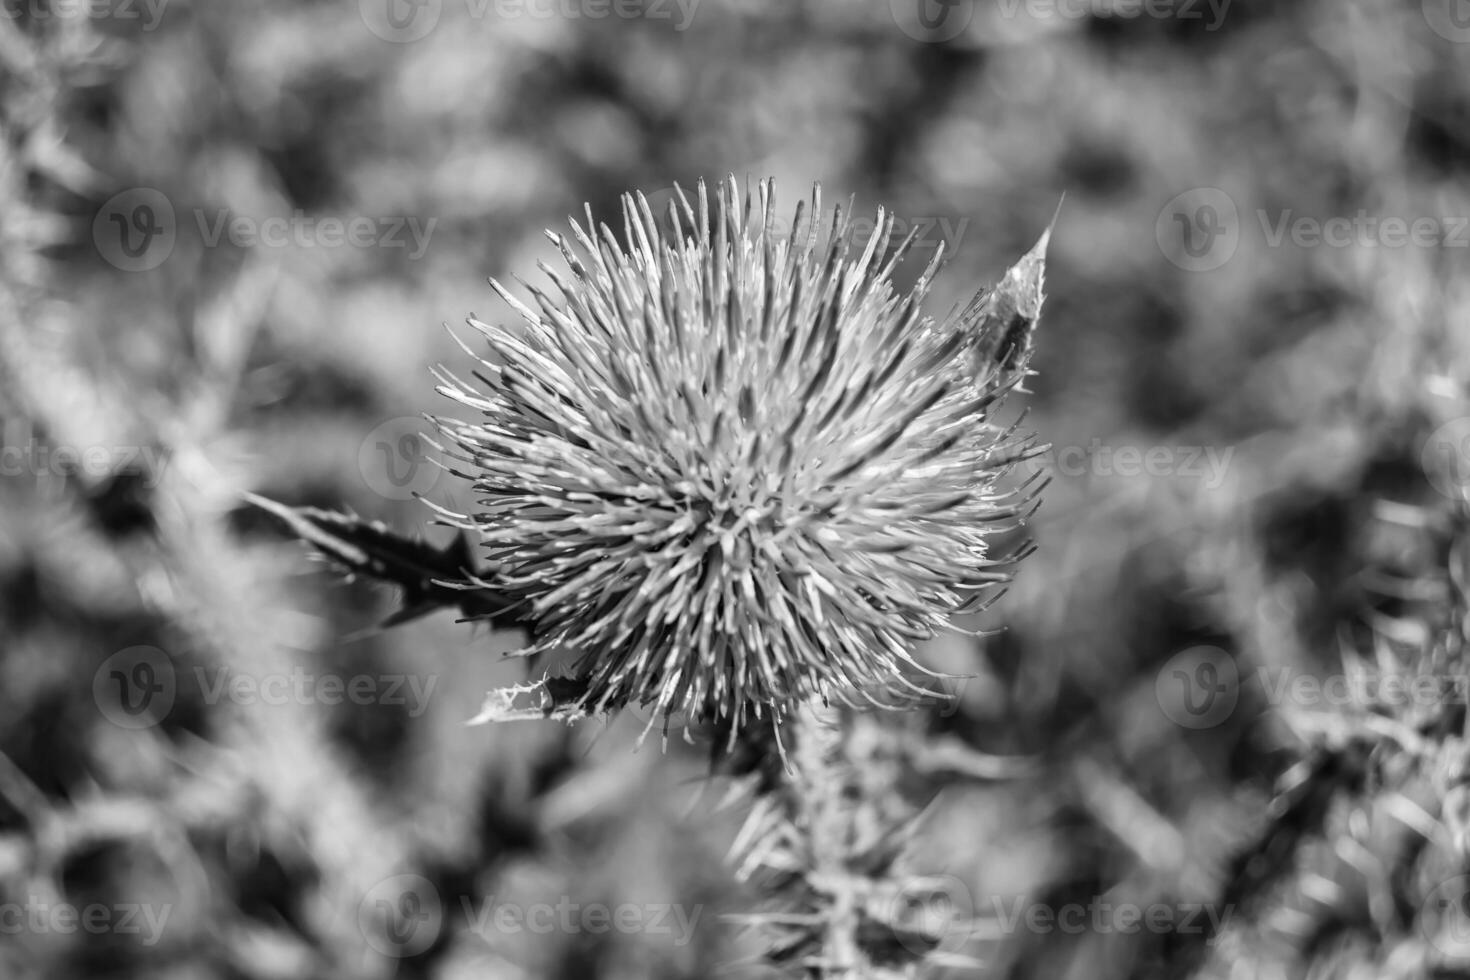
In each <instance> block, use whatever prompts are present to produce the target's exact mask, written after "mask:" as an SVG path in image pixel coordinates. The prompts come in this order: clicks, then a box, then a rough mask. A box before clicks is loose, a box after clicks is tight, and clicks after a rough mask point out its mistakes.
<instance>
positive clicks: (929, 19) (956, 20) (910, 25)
mask: <svg viewBox="0 0 1470 980" xmlns="http://www.w3.org/2000/svg"><path fill="white" fill-rule="evenodd" d="M888 10H889V12H890V13H891V14H892V15H893V22H894V23H895V24H897V25H898V29H899V30H901V31H903V32H904V33H905V34H907V35H908V36H909V37H911V38H913V39H914V40H915V41H926V42H928V43H930V44H941V43H943V42H945V41H952V40H954V39H955V38H957V37H959V36H960V35H961V34H962V33H964V30H965V28H967V27H969V26H970V18H972V17H974V16H975V3H974V0H888Z"/></svg>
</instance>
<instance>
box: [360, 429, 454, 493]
mask: <svg viewBox="0 0 1470 980" xmlns="http://www.w3.org/2000/svg"><path fill="white" fill-rule="evenodd" d="M426 424H427V423H426V422H425V421H424V420H423V419H421V418H417V417H415V416H412V415H405V416H399V417H398V418H393V419H389V420H388V421H386V422H384V423H383V424H382V425H380V426H378V427H377V428H375V429H373V431H371V432H369V433H368V435H367V438H366V439H364V440H363V441H362V445H361V446H359V447H358V449H357V470H358V472H359V473H361V474H362V479H363V481H364V482H365V483H366V484H367V485H368V488H369V489H371V490H372V491H373V492H374V493H376V494H378V495H379V496H382V497H386V498H387V499H389V500H411V499H413V497H414V496H415V495H418V494H425V493H428V492H429V491H430V490H432V489H433V488H434V484H436V483H438V482H439V477H440V475H441V474H442V473H443V472H444V470H443V469H442V468H441V467H440V466H439V465H438V464H437V463H435V462H434V461H433V460H432V459H430V458H429V455H428V451H429V449H430V448H431V447H430V446H429V442H428V439H427V438H426V436H425V433H424V427H425V426H426Z"/></svg>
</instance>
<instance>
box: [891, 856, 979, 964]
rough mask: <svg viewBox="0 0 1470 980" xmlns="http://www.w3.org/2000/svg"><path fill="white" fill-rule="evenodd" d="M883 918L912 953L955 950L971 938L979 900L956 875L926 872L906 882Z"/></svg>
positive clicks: (950, 951) (949, 951) (951, 951)
mask: <svg viewBox="0 0 1470 980" xmlns="http://www.w3.org/2000/svg"><path fill="white" fill-rule="evenodd" d="M882 918H883V921H885V922H887V923H888V924H889V926H891V927H892V929H893V932H894V935H895V936H896V937H897V938H898V941H899V942H900V943H901V944H903V947H904V948H905V949H907V950H908V951H909V952H911V953H918V954H925V953H932V952H943V953H953V952H956V951H958V950H959V949H960V948H961V947H962V946H964V945H965V942H966V940H968V939H969V938H970V932H971V930H972V929H973V927H974V920H975V900H974V897H973V896H972V895H971V894H970V889H969V888H968V887H966V886H965V883H964V882H963V881H960V879H958V878H956V877H955V876H954V875H926V876H923V877H919V878H912V879H910V880H908V881H907V882H905V883H904V884H903V887H902V888H901V889H900V890H899V891H898V893H897V894H896V895H894V896H893V898H892V899H891V900H890V902H889V907H888V908H887V910H886V915H884V916H883V917H882Z"/></svg>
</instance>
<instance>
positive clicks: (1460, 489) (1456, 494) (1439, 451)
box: [1419, 417, 1470, 500]
mask: <svg viewBox="0 0 1470 980" xmlns="http://www.w3.org/2000/svg"><path fill="white" fill-rule="evenodd" d="M1419 462H1420V463H1421V464H1422V465H1423V466H1424V474H1425V476H1427V477H1428V479H1429V484H1430V486H1432V487H1434V489H1435V490H1438V491H1439V492H1440V493H1442V494H1444V495H1445V496H1446V497H1449V498H1450V499H1451V500H1464V499H1465V498H1466V497H1467V496H1470V417H1462V418H1458V419H1450V420H1449V421H1448V422H1446V423H1445V424H1444V425H1441V426H1440V427H1439V428H1437V429H1435V430H1434V431H1433V432H1431V433H1430V434H1429V438H1428V439H1425V440H1424V448H1423V449H1421V450H1420V451H1419Z"/></svg>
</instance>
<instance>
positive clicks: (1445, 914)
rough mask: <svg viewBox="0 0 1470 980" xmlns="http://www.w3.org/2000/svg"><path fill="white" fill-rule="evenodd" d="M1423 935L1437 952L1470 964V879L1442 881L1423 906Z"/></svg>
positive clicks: (1420, 912)
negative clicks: (1469, 961) (1467, 961)
mask: <svg viewBox="0 0 1470 980" xmlns="http://www.w3.org/2000/svg"><path fill="white" fill-rule="evenodd" d="M1418 924H1419V931H1420V934H1421V935H1422V936H1423V937H1424V938H1425V939H1426V940H1428V941H1429V943H1430V945H1432V946H1433V947H1434V948H1435V949H1437V950H1439V951H1440V952H1441V953H1444V954H1445V955H1446V956H1448V957H1450V958H1452V959H1456V960H1470V875H1459V876H1457V877H1454V878H1451V879H1449V880H1448V881H1442V882H1440V883H1439V884H1438V885H1437V886H1435V887H1434V889H1432V890H1431V891H1430V892H1429V895H1428V897H1426V898H1425V899H1424V903H1423V904H1422V905H1420V906H1419V921H1418Z"/></svg>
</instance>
